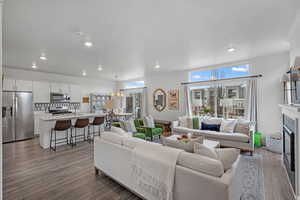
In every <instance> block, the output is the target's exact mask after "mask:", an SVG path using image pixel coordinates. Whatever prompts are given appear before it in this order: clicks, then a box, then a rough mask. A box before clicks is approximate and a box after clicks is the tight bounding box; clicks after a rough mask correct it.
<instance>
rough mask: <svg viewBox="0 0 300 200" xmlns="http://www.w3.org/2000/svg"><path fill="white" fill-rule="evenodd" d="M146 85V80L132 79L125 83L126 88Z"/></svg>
mask: <svg viewBox="0 0 300 200" xmlns="http://www.w3.org/2000/svg"><path fill="white" fill-rule="evenodd" d="M142 87H145V83H144V81H132V82H126V83H125V89H130V88H142Z"/></svg>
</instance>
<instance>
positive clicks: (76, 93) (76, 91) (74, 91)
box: [70, 85, 82, 102]
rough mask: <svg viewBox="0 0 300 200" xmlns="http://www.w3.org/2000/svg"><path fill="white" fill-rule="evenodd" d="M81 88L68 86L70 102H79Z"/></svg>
mask: <svg viewBox="0 0 300 200" xmlns="http://www.w3.org/2000/svg"><path fill="white" fill-rule="evenodd" d="M81 91H82V88H81V86H79V85H70V96H71V101H72V102H81V98H82V94H81Z"/></svg>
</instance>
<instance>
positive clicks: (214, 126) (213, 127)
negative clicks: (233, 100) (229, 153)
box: [201, 122, 221, 131]
mask: <svg viewBox="0 0 300 200" xmlns="http://www.w3.org/2000/svg"><path fill="white" fill-rule="evenodd" d="M220 126H221V125H220V124H206V123H204V122H201V130H210V131H220Z"/></svg>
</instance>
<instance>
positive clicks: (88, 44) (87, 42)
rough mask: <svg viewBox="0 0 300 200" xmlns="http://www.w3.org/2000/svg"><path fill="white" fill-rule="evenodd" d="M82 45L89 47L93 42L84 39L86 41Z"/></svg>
mask: <svg viewBox="0 0 300 200" xmlns="http://www.w3.org/2000/svg"><path fill="white" fill-rule="evenodd" d="M84 45H85V46H86V47H91V46H93V43H92V42H90V41H86V42H85V43H84Z"/></svg>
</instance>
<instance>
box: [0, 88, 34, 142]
mask: <svg viewBox="0 0 300 200" xmlns="http://www.w3.org/2000/svg"><path fill="white" fill-rule="evenodd" d="M2 133H3V143H7V142H14V141H19V140H25V139H29V138H33V136H34V117H33V106H32V92H13V91H3V94H2Z"/></svg>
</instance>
